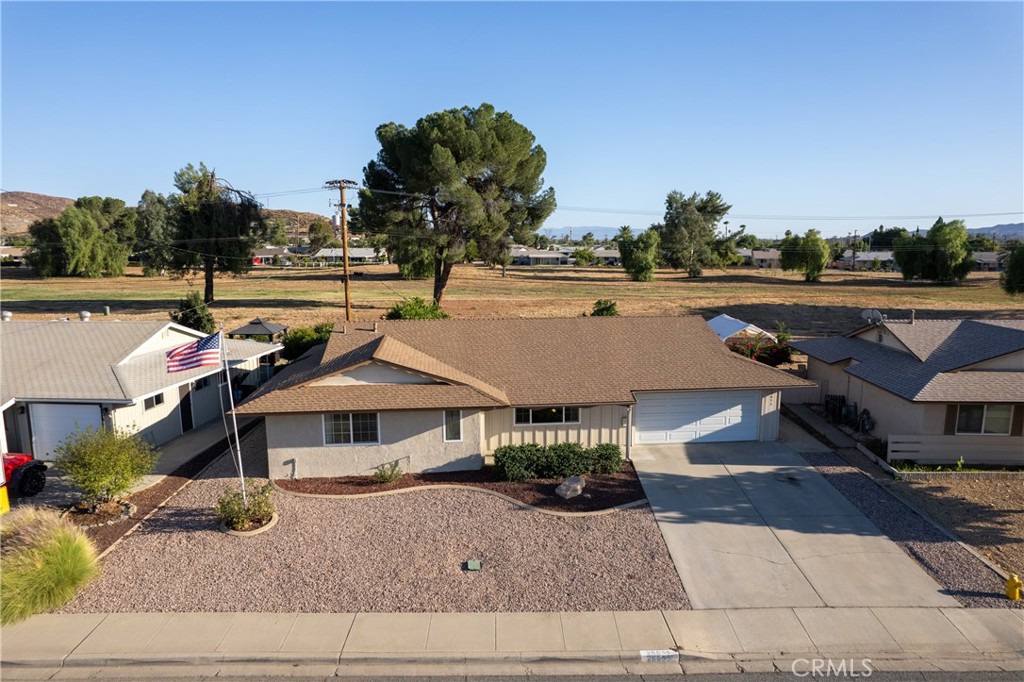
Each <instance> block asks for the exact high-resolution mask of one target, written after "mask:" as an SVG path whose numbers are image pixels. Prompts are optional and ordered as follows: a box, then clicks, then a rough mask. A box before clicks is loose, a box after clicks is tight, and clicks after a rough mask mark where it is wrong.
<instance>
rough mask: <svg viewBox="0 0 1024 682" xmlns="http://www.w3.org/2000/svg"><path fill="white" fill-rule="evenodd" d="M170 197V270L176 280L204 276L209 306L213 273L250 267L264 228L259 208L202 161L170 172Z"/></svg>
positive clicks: (263, 238)
mask: <svg viewBox="0 0 1024 682" xmlns="http://www.w3.org/2000/svg"><path fill="white" fill-rule="evenodd" d="M174 186H175V187H176V188H177V190H178V193H177V194H173V195H171V198H170V203H171V206H172V208H173V210H174V222H175V240H174V241H175V243H176V245H177V247H178V248H177V249H176V250H175V251H174V258H173V259H172V262H171V263H170V269H171V270H172V271H173V272H174V273H176V274H177V275H179V276H184V275H189V274H195V273H198V272H202V273H203V277H204V281H205V288H204V291H203V301H205V302H206V303H212V302H213V277H214V274H215V273H217V272H226V273H231V274H233V275H241V274H244V273H246V272H249V270H251V269H252V254H253V251H254V250H255V249H256V248H257V247H258V246H260V245H261V244H263V243H265V242H266V240H267V237H268V236H269V235H268V230H267V225H266V221H265V220H264V218H263V213H262V211H261V210H260V204H259V202H257V201H256V199H255V198H254V197H253V196H252V195H251V194H249V193H247V192H242V191H240V190H237V189H235V188H233V187H232V186H231V185H229V184H228V183H226V182H224V181H223V180H220V179H218V178H217V175H216V172H215V171H212V170H209V169H207V167H206V165H205V164H203V163H200V164H199V167H198V168H196V167H195V166H193V165H192V164H189V165H187V166H185V167H184V168H182V169H181V170H179V171H178V172H177V173H175V174H174Z"/></svg>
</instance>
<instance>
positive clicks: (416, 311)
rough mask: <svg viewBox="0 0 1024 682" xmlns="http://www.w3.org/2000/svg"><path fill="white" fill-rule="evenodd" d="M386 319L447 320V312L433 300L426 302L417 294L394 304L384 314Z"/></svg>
mask: <svg viewBox="0 0 1024 682" xmlns="http://www.w3.org/2000/svg"><path fill="white" fill-rule="evenodd" d="M384 319H387V320H447V319H448V313H446V312H445V311H443V310H441V306H439V305H438V304H437V303H435V302H434V301H431V302H430V303H427V302H426V301H424V300H423V299H422V298H420V297H419V296H416V297H414V298H407V299H405V300H403V301H400V302H399V303H396V304H395V305H393V306H391V309H390V310H388V312H387V313H386V314H385V315H384Z"/></svg>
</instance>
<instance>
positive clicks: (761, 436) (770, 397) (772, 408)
mask: <svg viewBox="0 0 1024 682" xmlns="http://www.w3.org/2000/svg"><path fill="white" fill-rule="evenodd" d="M781 405H782V395H781V393H780V392H779V391H762V392H761V425H760V429H759V432H758V440H761V441H766V440H778V439H779V408H780V407H781Z"/></svg>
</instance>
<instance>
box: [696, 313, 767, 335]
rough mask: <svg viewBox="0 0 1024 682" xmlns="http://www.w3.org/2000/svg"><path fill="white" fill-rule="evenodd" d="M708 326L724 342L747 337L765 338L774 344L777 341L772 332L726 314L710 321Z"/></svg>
mask: <svg viewBox="0 0 1024 682" xmlns="http://www.w3.org/2000/svg"><path fill="white" fill-rule="evenodd" d="M708 326H709V327H711V331H713V332H715V334H717V335H718V338H719V339H721V340H722V341H728V340H729V339H733V340H737V339H739V338H741V337H746V336H763V337H765V338H767V339H771V340H772V341H773V342H774V341H776V338H775V335H774V334H772V333H771V332H766V331H765V330H763V329H761V328H760V327H758V326H757V325H753V324H749V323H747V322H744V321H743V320H737V319H736V318H735V317H732V316H730V315H726V314H724V313H723V314H721V315H719V316H717V317H712V318H711V319H710V320H708Z"/></svg>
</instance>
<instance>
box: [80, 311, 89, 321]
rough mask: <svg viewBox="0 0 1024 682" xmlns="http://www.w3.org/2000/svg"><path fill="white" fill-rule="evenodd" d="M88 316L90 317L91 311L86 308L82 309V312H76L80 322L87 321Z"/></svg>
mask: <svg viewBox="0 0 1024 682" xmlns="http://www.w3.org/2000/svg"><path fill="white" fill-rule="evenodd" d="M90 317H92V313H90V312H89V311H88V310H83V311H82V312H80V313H78V319H80V320H81V321H82V322H88V321H89V318H90Z"/></svg>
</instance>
